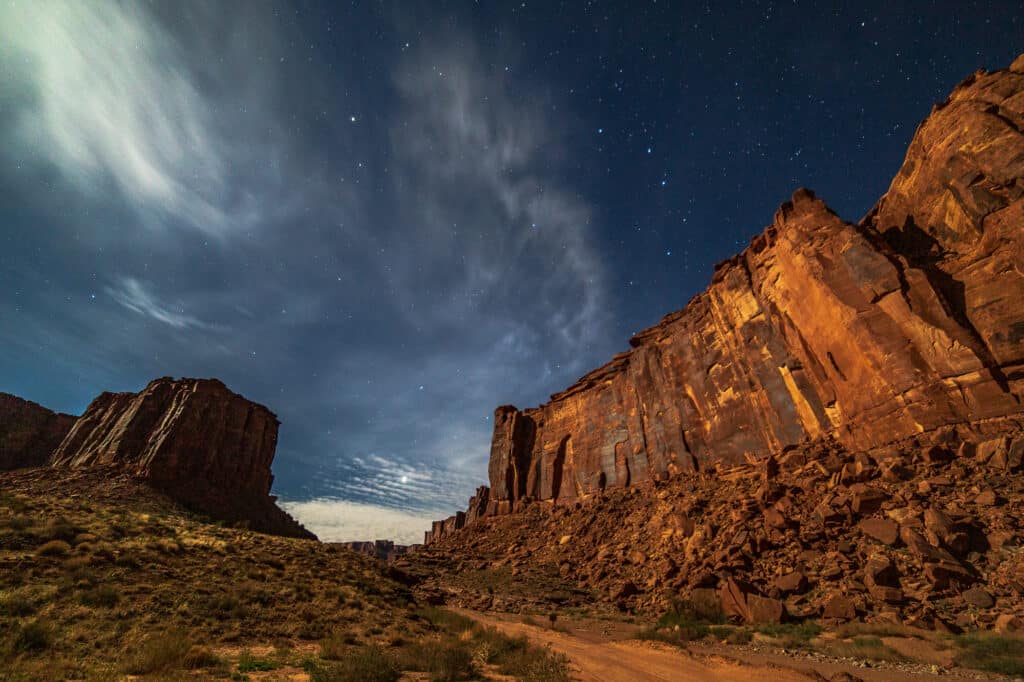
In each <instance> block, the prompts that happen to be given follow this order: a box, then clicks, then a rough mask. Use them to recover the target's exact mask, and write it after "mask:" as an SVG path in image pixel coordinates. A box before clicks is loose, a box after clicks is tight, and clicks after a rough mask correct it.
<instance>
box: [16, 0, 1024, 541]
mask: <svg viewBox="0 0 1024 682" xmlns="http://www.w3.org/2000/svg"><path fill="white" fill-rule="evenodd" d="M824 4H825V3H822V5H824ZM838 4H839V3H837V5H838ZM842 4H844V5H846V6H847V9H841V10H834V9H821V8H819V7H818V6H816V5H815V4H813V3H804V2H800V3H797V2H780V3H773V2H747V3H719V2H709V3H696V2H684V3H671V2H665V1H664V0H660V1H658V2H622V3H617V4H616V3H597V2H591V3H583V2H579V3H576V2H572V3H555V2H526V3H470V2H463V3H451V2H428V3H424V2H410V3H382V2H352V3H344V4H342V3H334V2H329V3H324V4H322V5H321V4H317V3H298V4H287V3H278V4H267V3H256V2H230V3H228V2H205V3H183V2H177V1H173V2H171V1H168V2H162V3H131V2H125V3H115V2H102V1H100V0H95V1H90V2H68V3H49V2H43V1H42V0H27V1H24V2H19V1H7V0H4V1H3V2H2V4H0V217H2V222H0V391H7V392H10V393H15V394H17V395H20V396H23V397H26V398H29V399H31V400H34V401H37V402H40V403H42V404H44V405H46V406H48V407H50V408H52V409H56V410H60V411H65V412H71V413H75V414H79V413H81V412H82V411H83V410H84V409H85V407H86V405H87V404H88V402H89V401H90V400H91V399H92V398H93V397H94V396H95V395H97V394H98V393H100V392H101V391H104V390H116V391H137V390H139V389H141V388H142V387H143V386H144V385H145V384H146V383H147V382H148V381H149V380H150V379H153V378H155V377H159V376H168V375H170V376H176V377H177V376H200V377H207V376H215V377H218V378H220V379H222V380H223V381H225V382H226V383H227V384H228V386H229V387H231V388H232V389H234V390H235V391H238V392H239V393H241V394H243V395H244V396H246V397H247V398H250V399H252V400H255V401H258V402H260V403H263V404H265V405H267V406H268V407H270V409H272V410H273V411H274V412H275V413H277V414H278V416H279V417H280V419H281V421H282V425H281V431H280V440H279V445H278V451H277V457H276V459H275V462H274V472H275V474H276V477H277V478H276V482H275V486H274V488H275V490H274V492H275V493H277V494H278V495H280V496H281V499H282V500H283V501H285V502H286V505H287V506H288V507H289V509H291V510H292V511H293V513H295V514H296V515H297V516H298V517H299V518H300V520H303V521H305V522H306V523H307V524H308V525H309V526H310V527H311V528H312V529H313V530H314V531H316V532H319V533H320V534H321V536H322V537H324V538H325V539H366V538H374V537H393V538H397V539H399V540H404V541H410V540H416V539H420V538H422V531H423V530H424V528H425V527H426V525H427V523H428V522H429V520H430V519H432V518H440V517H442V516H446V515H448V514H450V513H452V512H453V511H454V509H455V508H459V507H463V506H464V505H465V501H466V498H467V497H468V496H469V494H470V493H471V492H472V491H473V490H474V488H475V487H476V486H477V485H480V484H483V483H485V482H486V463H487V456H488V448H489V440H490V433H491V421H490V420H491V415H492V412H493V410H494V408H495V407H496V406H498V405H501V404H506V403H512V404H515V405H518V406H520V407H528V406H531V405H535V404H538V403H540V402H543V401H544V400H545V399H546V398H547V396H548V394H550V393H552V392H555V391H557V390H559V389H561V388H564V387H566V386H567V385H569V384H570V383H572V382H573V381H574V380H575V379H577V378H578V377H579V376H581V375H582V374H584V373H586V372H587V371H588V370H590V369H592V368H594V367H597V366H598V365H600V364H603V363H604V362H605V361H607V360H608V359H610V357H611V356H612V354H614V353H616V352H619V351H622V350H625V349H626V348H627V347H628V344H627V341H628V338H629V336H630V335H631V334H633V333H634V332H636V331H639V330H640V329H643V328H645V327H647V326H650V325H652V324H655V323H656V322H657V321H658V320H659V319H660V318H661V316H662V315H664V314H666V313H668V312H670V311H673V310H676V309H679V308H681V307H683V306H684V305H685V304H686V302H687V301H688V300H689V299H690V298H691V297H692V296H693V295H694V294H696V293H698V292H699V291H700V290H702V289H703V288H704V287H705V286H706V284H707V283H708V281H709V280H710V276H711V272H712V266H713V264H714V263H715V262H717V261H719V260H722V259H724V258H727V257H729V256H730V255H732V254H734V253H736V252H737V251H739V250H741V249H742V248H743V247H744V246H745V245H746V244H747V243H748V242H749V240H750V238H751V237H752V236H753V235H754V234H756V233H758V232H760V231H761V229H762V228H763V227H764V226H765V225H767V224H768V223H769V222H770V221H771V217H772V214H773V213H774V211H775V209H776V207H777V206H778V205H779V203H781V202H782V201H784V200H786V199H787V198H788V197H789V196H790V195H791V194H792V192H793V190H794V189H796V188H797V187H800V186H807V187H810V188H812V189H814V190H815V191H816V192H817V194H818V196H820V197H821V198H823V199H824V200H825V201H826V202H828V203H829V204H830V205H831V206H832V208H833V209H834V210H836V211H837V212H838V213H839V214H840V215H841V216H843V217H844V218H846V219H848V220H854V221H855V220H858V219H860V218H861V217H862V216H863V215H864V214H865V213H866V212H867V211H868V210H869V209H870V208H871V206H872V204H873V203H874V202H875V200H876V199H877V198H878V197H879V196H880V195H881V194H882V193H883V192H884V191H885V189H886V187H887V186H888V184H889V181H890V180H891V178H892V176H893V175H894V174H895V172H896V170H897V169H898V167H899V164H900V162H901V160H902V158H903V154H904V151H905V149H906V146H907V144H908V142H909V140H910V138H911V136H912V134H913V132H914V129H915V127H916V126H917V124H918V123H919V121H920V120H921V119H922V118H924V117H925V116H926V115H927V114H928V112H929V110H930V108H931V106H932V104H933V103H934V102H936V101H940V100H942V99H944V98H945V96H946V95H947V93H948V92H949V91H950V90H951V89H952V88H953V86H954V85H956V84H957V83H958V82H959V81H960V80H962V79H963V78H964V77H965V76H967V75H968V74H970V73H971V72H972V71H974V70H975V69H977V68H979V67H984V68H988V69H996V68H1005V67H1006V66H1007V65H1009V63H1010V62H1011V61H1012V60H1013V58H1014V57H1015V56H1016V55H1017V54H1018V53H1019V52H1020V51H1022V50H1024V40H1022V37H1024V20H1022V16H1024V11H1022V8H1021V5H1020V3H1019V2H1006V3H970V2H955V3H954V2H950V3H934V2H932V3H929V2H898V1H893V0H888V1H886V2H881V3H870V4H871V5H873V6H871V7H868V5H869V3H842ZM727 5H728V6H727Z"/></svg>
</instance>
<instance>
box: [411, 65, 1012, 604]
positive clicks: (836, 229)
mask: <svg viewBox="0 0 1024 682" xmlns="http://www.w3.org/2000/svg"><path fill="white" fill-rule="evenodd" d="M1022 129H1024V55H1022V56H1021V57H1018V58H1017V59H1016V60H1015V61H1014V63H1013V64H1012V65H1011V66H1010V68H1009V69H1008V70H1002V71H996V72H992V73H989V72H987V71H984V70H981V71H978V72H976V73H975V74H974V75H972V76H970V77H969V78H967V79H966V80H965V81H963V82H962V83H961V84H960V85H958V86H957V87H956V89H955V90H954V91H953V93H952V94H951V95H950V96H949V98H948V99H947V100H946V101H944V102H942V103H940V104H938V105H936V106H935V107H934V109H933V111H932V113H931V115H930V116H929V117H928V118H927V119H926V120H925V121H924V122H923V123H922V124H921V125H920V127H919V128H918V130H917V132H916V133H915V135H914V137H913V140H912V142H911V143H910V147H909V149H908V152H907V156H906V159H905V161H904V163H903V165H902V167H901V168H900V170H899V172H898V173H897V175H896V177H895V178H894V179H893V181H892V184H891V186H890V187H889V190H888V191H887V192H886V194H885V195H884V196H883V197H882V198H881V199H880V200H879V201H878V203H877V204H876V205H875V207H874V208H872V210H871V211H870V212H869V213H868V215H867V216H865V217H864V218H863V219H862V220H861V221H860V222H859V223H856V224H854V223H849V222H846V221H844V220H842V219H841V218H840V217H838V216H837V215H836V214H835V213H833V212H832V211H831V210H830V209H829V208H828V206H826V204H825V203H824V202H823V201H821V200H819V199H817V198H816V197H815V196H814V194H813V193H812V192H810V191H809V190H806V189H800V190H797V191H796V193H795V194H794V195H793V198H792V200H791V201H789V202H786V203H785V204H783V205H782V206H781V207H780V208H779V210H778V211H777V212H776V214H775V218H774V220H773V221H772V224H771V225H769V226H768V227H767V228H766V229H765V230H764V232H763V233H762V234H760V235H759V236H757V237H755V238H754V239H753V241H752V242H751V244H750V246H749V247H748V248H747V249H745V250H744V251H743V252H742V253H740V254H739V255H737V256H735V257H733V258H731V259H729V260H727V261H725V262H723V263H720V264H718V266H716V269H715V274H714V277H713V279H712V282H711V285H710V286H709V287H708V289H707V290H706V291H704V292H703V293H701V294H699V295H697V296H696V297H694V298H693V299H692V300H691V301H690V302H689V304H688V305H687V306H686V307H685V308H684V309H683V310H681V311H678V312H675V313H672V314H670V315H668V316H666V317H665V318H664V319H663V320H662V321H661V322H660V323H659V324H658V325H656V326H654V327H651V328H650V329H647V330H645V331H643V332H641V333H639V334H637V335H636V336H634V337H633V338H632V339H631V340H630V345H631V346H632V348H631V350H629V351H627V352H624V353H620V354H619V355H616V356H615V357H614V358H612V360H611V362H609V363H608V364H606V365H605V366H603V367H601V368H599V369H597V370H594V371H593V372H591V373H590V374H587V375H586V376H584V377H583V378H582V379H580V380H579V381H578V382H576V383H575V384H574V385H572V386H570V387H569V388H568V389H566V390H565V391H562V392H561V393H557V394H555V395H553V396H552V397H551V400H550V402H548V403H546V404H544V405H541V406H540V407H536V408H532V409H527V410H519V409H517V408H515V407H512V406H503V407H499V408H498V409H497V410H496V411H495V418H494V435H493V439H492V443H491V455H490V464H489V467H488V474H489V478H490V487H489V488H487V487H484V488H480V489H479V490H478V491H477V494H476V495H474V496H473V497H472V498H471V499H470V504H469V509H468V510H467V511H466V512H464V513H463V512H459V513H458V514H456V515H455V516H452V517H450V518H448V519H446V520H444V521H438V522H435V523H434V525H433V528H432V529H431V530H430V531H427V533H426V538H425V541H426V543H427V544H429V543H432V542H436V541H438V540H440V539H441V538H444V537H446V536H449V535H451V534H452V533H454V532H455V531H457V530H459V529H461V528H463V527H465V526H467V525H472V524H474V523H476V522H477V521H478V520H479V519H481V518H484V517H492V516H496V515H504V514H508V513H510V512H514V511H518V510H521V509H523V508H524V507H525V506H526V505H528V504H529V503H531V502H534V501H543V502H546V503H551V504H555V505H565V504H573V503H575V502H577V501H580V500H582V499H584V498H588V497H591V496H595V495H600V494H601V493H603V492H604V491H606V490H612V489H616V488H625V487H630V486H637V485H640V484H645V483H650V482H652V481H658V480H664V479H667V478H671V477H676V476H680V475H685V474H686V472H693V471H702V470H710V469H713V468H715V467H720V466H730V465H736V464H741V463H750V462H756V461H759V460H762V459H764V458H767V457H768V456H769V455H771V454H773V453H776V454H777V453H781V452H785V451H786V450H788V449H790V448H793V447H796V446H798V445H800V444H806V443H808V442H811V441H816V440H821V441H829V442H833V443H836V444H837V445H839V446H841V447H844V448H846V449H848V450H851V451H860V452H870V451H872V450H873V449H875V448H879V447H882V446H885V445H886V444H888V443H892V442H895V441H898V440H901V439H905V438H907V437H911V436H917V435H920V434H927V433H930V432H936V431H937V430H942V429H945V428H949V427H952V426H957V427H959V429H960V432H961V434H968V435H969V434H973V436H972V438H973V440H974V441H979V442H980V441H982V440H984V439H985V438H986V437H991V436H993V435H996V434H999V433H1001V432H1004V431H1008V430H1013V428H1016V427H1015V425H1016V424H1017V421H1016V420H1015V419H1014V417H1015V416H1019V415H1020V414H1021V412H1022V405H1021V397H1022V394H1024V269H1022V265H1021V263H1024V136H1022V133H1021V130H1022ZM968 440H970V439H968ZM838 606H841V605H837V608H838Z"/></svg>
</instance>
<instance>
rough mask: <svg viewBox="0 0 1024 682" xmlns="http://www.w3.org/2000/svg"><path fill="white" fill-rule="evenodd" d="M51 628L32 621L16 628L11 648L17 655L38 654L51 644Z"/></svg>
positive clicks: (44, 623)
mask: <svg viewBox="0 0 1024 682" xmlns="http://www.w3.org/2000/svg"><path fill="white" fill-rule="evenodd" d="M53 639H54V634H53V627H52V626H51V625H50V624H48V623H46V622H45V621H42V620H33V621H30V622H28V623H25V624H24V625H22V626H20V627H18V628H17V630H16V631H15V633H14V638H13V640H12V642H11V648H12V649H14V651H15V652H17V653H39V652H41V651H46V650H47V649H49V648H50V645H51V644H53Z"/></svg>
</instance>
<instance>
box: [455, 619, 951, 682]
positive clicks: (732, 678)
mask: <svg viewBox="0 0 1024 682" xmlns="http://www.w3.org/2000/svg"><path fill="white" fill-rule="evenodd" d="M459 612H460V613H462V614H464V615H466V616H468V617H470V618H473V619H474V620H476V621H478V622H480V623H482V624H484V625H489V626H493V627H496V628H498V630H500V631H502V632H504V633H505V634H508V635H512V636H520V635H525V636H527V637H529V638H530V639H531V640H532V641H534V642H535V643H537V644H544V645H547V646H550V647H551V649H552V650H553V651H557V652H559V653H562V654H565V655H566V656H567V657H568V658H569V661H570V668H571V669H572V671H573V673H574V676H575V677H576V678H577V679H580V680H583V681H584V682H700V681H703V680H723V681H725V682H765V681H766V680H770V681H771V682H790V681H793V682H807V681H808V680H815V681H817V682H821V681H824V680H837V681H838V680H845V681H853V680H866V681H867V680H923V679H931V678H932V676H931V675H916V674H907V673H903V672H902V671H901V672H897V671H894V670H885V671H883V670H863V669H859V668H855V667H853V666H845V665H837V664H834V663H828V664H815V665H811V664H808V663H805V662H803V661H799V660H794V659H789V658H787V657H786V656H785V655H776V656H764V655H760V656H757V657H755V658H754V659H753V660H742V659H741V658H740V657H733V656H729V657H725V656H721V655H717V654H716V653H715V652H714V651H706V652H702V653H701V654H700V655H695V654H693V653H690V652H688V651H684V650H682V649H679V648H677V647H672V646H668V645H665V644H660V643H655V642H642V641H639V640H635V639H629V638H628V635H624V634H623V633H621V632H620V633H617V634H613V633H608V632H606V633H605V634H604V636H601V635H600V634H598V633H596V632H591V633H586V632H585V633H578V632H574V631H573V630H572V629H571V628H570V629H569V630H568V631H565V632H562V631H557V630H552V629H550V628H547V627H540V626H537V625H528V624H526V623H523V622H521V621H520V620H519V619H518V618H517V617H515V616H510V615H505V614H491V613H478V612H475V611H465V610H460V611H459ZM702 649H703V647H702Z"/></svg>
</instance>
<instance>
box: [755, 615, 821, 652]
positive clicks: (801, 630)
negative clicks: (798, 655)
mask: <svg viewBox="0 0 1024 682" xmlns="http://www.w3.org/2000/svg"><path fill="white" fill-rule="evenodd" d="M757 631H758V632H760V633H761V634H763V635H768V636H769V637H774V638H775V639H777V640H779V643H780V644H781V645H782V646H784V647H786V648H790V649H794V648H799V647H803V646H806V645H807V643H808V642H810V641H811V640H812V639H814V638H815V637H817V636H818V635H819V634H821V626H820V625H818V624H817V623H813V622H811V621H804V622H802V623H765V624H763V625H759V626H758V627H757Z"/></svg>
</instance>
